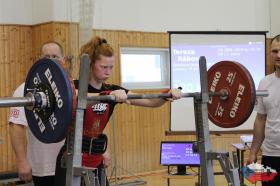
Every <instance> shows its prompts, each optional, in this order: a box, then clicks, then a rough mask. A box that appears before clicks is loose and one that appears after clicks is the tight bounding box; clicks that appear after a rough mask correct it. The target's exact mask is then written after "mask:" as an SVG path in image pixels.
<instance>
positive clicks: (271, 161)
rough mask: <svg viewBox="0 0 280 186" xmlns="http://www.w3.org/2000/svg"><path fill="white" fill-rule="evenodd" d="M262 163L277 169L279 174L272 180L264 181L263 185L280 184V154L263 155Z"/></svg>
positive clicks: (274, 185) (272, 185)
mask: <svg viewBox="0 0 280 186" xmlns="http://www.w3.org/2000/svg"><path fill="white" fill-rule="evenodd" d="M262 164H263V165H264V166H265V167H266V166H269V167H271V168H273V169H275V170H276V171H277V173H278V174H277V175H276V176H275V178H274V179H273V180H272V181H269V182H262V186H277V185H280V157H279V156H262Z"/></svg>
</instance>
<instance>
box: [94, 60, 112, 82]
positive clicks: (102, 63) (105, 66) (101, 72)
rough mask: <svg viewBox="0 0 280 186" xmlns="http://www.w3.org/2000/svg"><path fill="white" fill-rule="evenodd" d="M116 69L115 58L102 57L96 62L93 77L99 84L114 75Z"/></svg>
mask: <svg viewBox="0 0 280 186" xmlns="http://www.w3.org/2000/svg"><path fill="white" fill-rule="evenodd" d="M113 67H114V56H112V57H107V56H103V55H101V56H100V59H98V60H96V61H95V64H94V65H93V66H92V77H93V78H94V79H95V81H97V82H104V81H106V80H107V79H108V78H109V77H110V76H111V74H112V71H113Z"/></svg>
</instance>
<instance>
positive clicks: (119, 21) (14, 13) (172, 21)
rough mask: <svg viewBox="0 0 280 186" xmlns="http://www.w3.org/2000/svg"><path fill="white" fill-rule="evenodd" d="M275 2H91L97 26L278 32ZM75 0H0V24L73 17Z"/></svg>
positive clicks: (67, 19)
mask: <svg viewBox="0 0 280 186" xmlns="http://www.w3.org/2000/svg"><path fill="white" fill-rule="evenodd" d="M278 7H280V1H279V0H269V1H268V0H246V1H244V0H211V1H206V0H188V1H185V0H172V1H162V0H138V1H135V0H118V1H116V0H94V19H93V27H94V28H97V29H116V30H137V31H156V32H166V31H168V30H169V31H170V30H176V31H178V30H184V31H186V30H187V31H191V30H224V31H225V30H233V31H234V30H247V31H256V30H259V31H260V30H261V31H264V30H265V31H270V33H269V34H268V37H271V36H273V35H275V34H277V33H280V24H278V18H279V17H280V12H279V11H278ZM78 9H79V6H78V5H77V1H75V0H0V23H7V24H37V23H42V22H47V21H77V20H78V17H79V13H78Z"/></svg>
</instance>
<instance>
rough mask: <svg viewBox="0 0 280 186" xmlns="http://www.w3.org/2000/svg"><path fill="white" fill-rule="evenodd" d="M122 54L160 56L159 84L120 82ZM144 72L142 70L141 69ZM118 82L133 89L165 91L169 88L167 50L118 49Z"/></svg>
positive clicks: (168, 58)
mask: <svg viewBox="0 0 280 186" xmlns="http://www.w3.org/2000/svg"><path fill="white" fill-rule="evenodd" d="M122 54H135V55H137V54H139V55H141V54H143V55H147V54H151V55H153V54H154V55H160V68H161V79H162V80H161V81H160V82H123V80H122V77H123V76H122V73H123V71H122ZM141 70H142V71H144V69H141ZM120 81H121V86H123V87H125V88H127V89H131V90H133V89H134V90H135V89H165V88H170V57H169V48H144V47H143V48H142V47H121V48H120Z"/></svg>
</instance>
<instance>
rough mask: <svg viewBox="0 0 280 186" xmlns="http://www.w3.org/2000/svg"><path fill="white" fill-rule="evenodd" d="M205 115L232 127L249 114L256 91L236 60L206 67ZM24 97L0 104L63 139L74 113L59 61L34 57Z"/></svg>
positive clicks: (40, 132) (45, 134)
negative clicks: (20, 111) (17, 110)
mask: <svg viewBox="0 0 280 186" xmlns="http://www.w3.org/2000/svg"><path fill="white" fill-rule="evenodd" d="M207 73H208V90H209V103H208V115H209V119H210V120H211V121H212V122H213V123H214V124H216V125H218V126H220V127H223V128H233V127H237V126H239V125H241V124H242V123H244V122H245V121H246V120H247V119H248V117H249V116H250V114H251V112H252V110H253V108H254V105H255V99H256V96H267V95H268V93H267V91H265V90H264V91H256V90H255V85H254V81H253V79H252V77H251V75H250V73H249V72H248V71H247V69H246V68H245V67H244V66H242V65H241V64H239V63H237V62H232V61H221V62H218V63H216V64H215V65H213V66H212V67H211V68H210V69H209V70H208V72H207ZM23 95H25V96H24V97H5V98H0V107H23V106H24V107H25V115H26V119H27V122H28V125H29V128H30V130H31V131H32V133H33V134H34V135H35V136H36V138H38V140H40V141H42V142H44V143H55V142H58V141H61V140H62V139H64V138H65V137H66V135H67V131H68V127H69V126H70V124H71V123H72V121H73V118H74V117H75V111H76V101H77V100H76V94H75V87H74V83H73V79H72V78H71V77H70V76H69V74H68V73H67V72H66V71H65V70H64V68H63V67H62V66H61V65H60V64H59V63H56V62H54V61H52V60H50V59H47V58H44V59H40V60H38V61H37V62H36V63H34V65H33V66H32V67H31V69H30V71H29V72H28V75H27V77H26V81H25V86H24V94H23ZM199 96H201V93H200V92H191V93H183V94H182V97H196V98H199ZM170 97H171V94H129V95H128V99H157V98H170ZM101 101H115V97H114V96H113V95H100V96H88V97H87V103H88V104H94V103H97V102H101Z"/></svg>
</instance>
